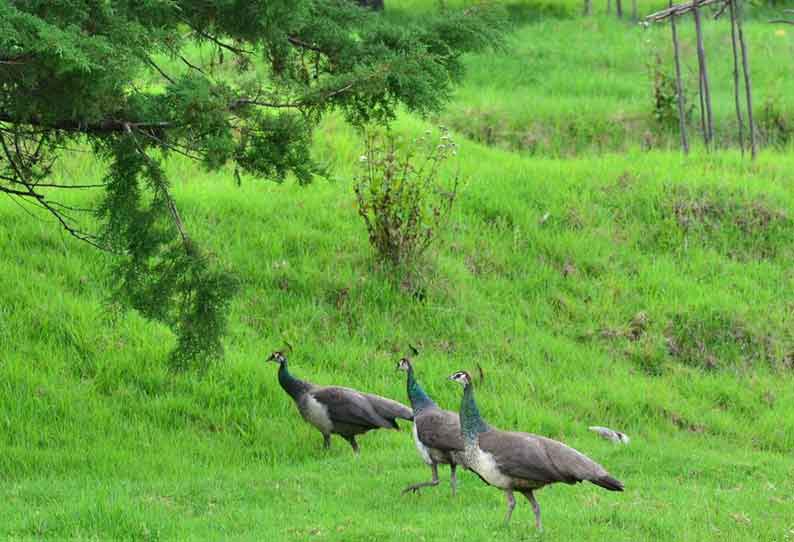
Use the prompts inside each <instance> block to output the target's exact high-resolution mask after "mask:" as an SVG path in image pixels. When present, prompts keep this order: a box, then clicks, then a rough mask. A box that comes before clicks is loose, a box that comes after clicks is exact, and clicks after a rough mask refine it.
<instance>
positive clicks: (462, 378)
mask: <svg viewBox="0 0 794 542" xmlns="http://www.w3.org/2000/svg"><path fill="white" fill-rule="evenodd" d="M449 380H451V381H452V382H457V383H458V384H460V385H461V386H464V387H465V386H468V385H469V384H471V375H470V374H469V373H467V372H466V371H458V372H456V373H452V374H451V375H449Z"/></svg>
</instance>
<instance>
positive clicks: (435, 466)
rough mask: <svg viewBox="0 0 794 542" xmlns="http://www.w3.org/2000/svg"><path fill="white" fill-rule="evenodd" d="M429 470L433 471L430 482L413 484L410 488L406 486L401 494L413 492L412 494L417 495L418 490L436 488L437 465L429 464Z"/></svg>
mask: <svg viewBox="0 0 794 542" xmlns="http://www.w3.org/2000/svg"><path fill="white" fill-rule="evenodd" d="M430 468H431V469H433V480H432V481H430V482H420V483H418V484H414V485H412V486H408V487H406V488H405V489H403V492H402V494H403V495H405V494H406V493H408V492H409V491H413V492H414V493H418V492H419V488H422V487H430V486H437V485H438V465H436V464H435V463H431V464H430Z"/></svg>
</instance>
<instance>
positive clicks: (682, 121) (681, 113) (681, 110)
mask: <svg viewBox="0 0 794 542" xmlns="http://www.w3.org/2000/svg"><path fill="white" fill-rule="evenodd" d="M670 7H673V0H670ZM675 18H676V14H675V13H673V14H672V15H671V16H670V28H671V29H672V31H673V54H674V55H675V85H676V93H677V94H678V128H679V130H680V131H681V148H683V149H684V154H689V141H688V140H687V137H686V104H685V103H684V84H683V82H682V81H681V54H680V51H679V48H678V31H677V30H676V27H675Z"/></svg>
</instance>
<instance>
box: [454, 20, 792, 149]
mask: <svg viewBox="0 0 794 542" xmlns="http://www.w3.org/2000/svg"><path fill="white" fill-rule="evenodd" d="M757 16H758V17H759V18H761V19H764V20H765V19H768V18H770V16H767V15H765V14H761V13H758V14H757ZM746 34H747V36H748V40H750V41H751V43H752V44H753V46H752V50H751V58H750V60H751V63H752V76H753V87H754V104H755V107H754V110H755V114H756V121H757V122H758V123H759V125H760V126H761V130H762V134H761V135H762V136H764V137H768V138H769V139H770V140H771V141H773V142H775V143H778V142H780V139H781V134H780V133H779V131H778V130H777V129H775V124H774V122H773V119H775V118H776V117H777V114H780V115H782V118H783V126H785V130H786V131H788V132H789V133H788V135H787V137H788V138H789V140H790V138H791V135H792V134H791V133H790V131H791V130H792V126H791V122H790V121H789V120H786V119H788V118H790V117H791V115H790V113H791V112H792V109H793V106H794V103H792V100H791V98H790V97H791V96H792V95H794V78H792V77H791V64H790V63H788V62H780V58H790V57H791V53H792V51H794V32H791V31H790V30H788V29H787V28H780V26H777V27H775V26H772V25H768V24H759V23H753V24H749V25H747V29H746ZM679 35H680V39H681V51H682V55H683V59H684V62H683V68H682V71H683V76H684V85H685V87H686V89H687V99H688V100H690V102H691V103H694V101H695V100H697V94H696V92H697V57H696V48H695V47H696V43H695V32H694V29H693V28H692V24H691V19H690V18H687V19H684V20H683V21H682V22H681V24H680V29H679ZM705 43H706V47H707V55H708V62H709V77H710V83H711V89H712V90H711V92H712V96H713V102H714V118H715V132H716V133H717V134H718V141H719V142H721V144H724V143H726V142H730V141H734V142H735V140H736V138H737V136H736V120H735V106H734V99H733V75H732V73H733V71H732V70H733V57H732V52H731V45H730V27H729V25H728V24H727V22H726V21H724V20H721V21H719V22H713V21H709V22H708V23H707V24H705ZM657 55H658V58H659V60H660V61H661V65H660V69H661V71H662V72H664V73H666V74H668V75H669V76H672V74H673V65H672V64H673V60H672V58H673V57H672V46H671V44H670V30H669V27H668V26H667V25H653V26H651V27H649V28H647V29H645V28H643V27H641V26H639V25H631V24H628V23H626V22H623V21H619V20H617V19H615V18H613V17H590V18H579V17H577V18H547V19H543V20H541V21H537V22H534V23H533V24H530V25H526V26H523V27H521V28H520V29H519V30H518V31H517V32H516V33H515V35H514V36H513V38H512V39H511V41H510V45H509V47H508V49H507V51H506V52H505V53H503V54H493V53H489V54H487V55H482V57H481V58H479V59H478V60H477V61H475V62H472V65H471V70H470V71H469V73H468V76H467V79H466V82H465V84H464V85H463V87H462V88H461V89H460V91H459V92H458V93H457V98H456V99H455V100H454V101H453V103H452V104H451V105H450V106H449V107H448V109H447V111H446V112H445V113H444V114H443V115H441V119H442V121H443V122H445V123H448V124H449V125H451V126H452V127H454V128H455V129H457V130H460V131H461V132H463V133H464V134H466V135H468V136H469V137H474V138H476V139H477V140H479V141H483V142H487V143H497V144H500V145H502V146H505V147H507V148H518V149H522V150H524V151H528V152H532V153H536V154H540V155H549V154H554V155H571V154H578V153H581V152H583V151H588V150H594V149H595V150H606V151H625V150H627V149H629V148H632V147H635V146H638V145H640V144H642V145H645V146H646V147H647V146H650V147H654V148H664V149H667V148H673V149H674V148H678V136H677V124H674V127H675V130H671V129H670V127H669V126H660V125H659V124H658V123H657V122H656V121H655V120H654V118H653V112H654V109H653V103H654V101H653V100H654V99H653V88H652V85H651V80H650V75H649V74H650V69H651V68H650V65H651V64H654V63H655V59H656V58H657ZM742 99H744V98H742ZM670 113H672V114H673V115H675V114H676V110H675V109H674V108H672V109H671V110H670ZM673 120H675V117H673ZM699 122H700V121H699V116H698V113H697V110H695V111H694V112H693V115H692V118H691V122H690V128H689V129H690V138H691V139H692V140H693V141H694V142H696V143H699V139H698V136H697V134H695V133H694V132H695V130H696V129H697V126H699Z"/></svg>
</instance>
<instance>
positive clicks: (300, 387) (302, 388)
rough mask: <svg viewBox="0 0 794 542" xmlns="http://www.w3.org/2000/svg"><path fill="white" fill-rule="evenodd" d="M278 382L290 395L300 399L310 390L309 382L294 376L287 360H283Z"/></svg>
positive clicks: (279, 369)
mask: <svg viewBox="0 0 794 542" xmlns="http://www.w3.org/2000/svg"><path fill="white" fill-rule="evenodd" d="M278 383H279V384H281V387H282V388H284V391H286V392H287V393H288V394H289V395H290V397H292V398H293V399H296V400H297V399H298V398H299V397H300V396H301V395H303V394H304V393H306V392H307V391H308V390H309V387H310V386H309V384H307V383H306V382H304V381H303V380H299V379H297V378H295V377H294V376H292V375H291V374H290V372H289V368H288V367H287V362H286V361H283V362H282V363H281V364H280V365H279V368H278Z"/></svg>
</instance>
